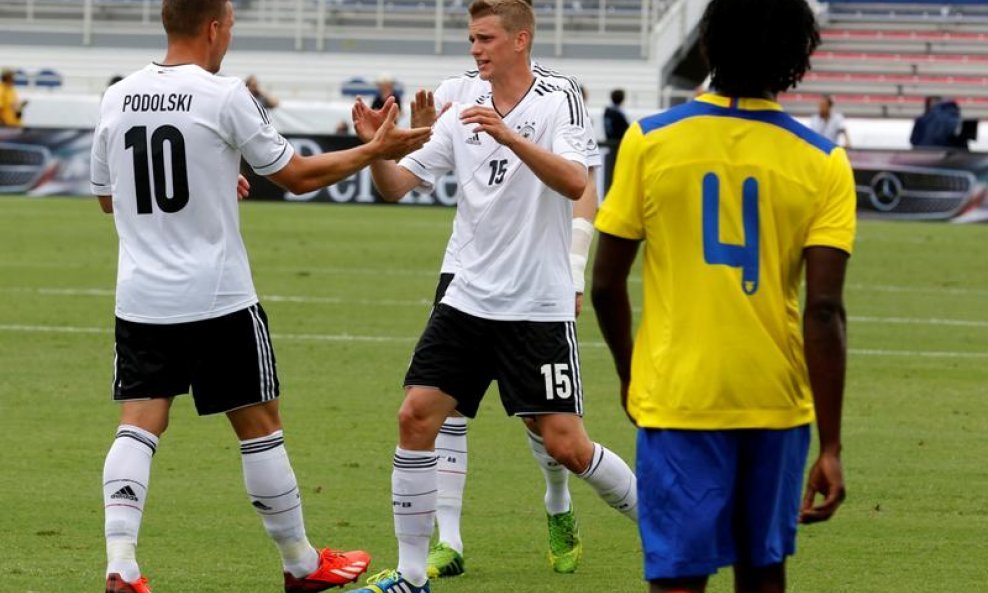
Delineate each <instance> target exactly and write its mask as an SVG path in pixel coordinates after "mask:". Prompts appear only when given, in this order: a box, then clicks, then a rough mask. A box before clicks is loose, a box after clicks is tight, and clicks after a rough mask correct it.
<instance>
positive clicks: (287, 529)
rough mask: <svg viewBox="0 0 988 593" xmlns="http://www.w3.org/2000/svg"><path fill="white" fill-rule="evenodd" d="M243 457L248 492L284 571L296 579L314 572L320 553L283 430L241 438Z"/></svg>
mask: <svg viewBox="0 0 988 593" xmlns="http://www.w3.org/2000/svg"><path fill="white" fill-rule="evenodd" d="M240 457H241V460H242V462H243V470H244V485H245V486H246V487H247V495H248V496H249V497H250V502H251V505H252V506H253V507H254V510H255V511H257V514H258V515H260V516H261V521H262V522H263V523H264V529H266V530H267V532H268V535H269V536H271V539H272V540H274V544H275V545H276V546H278V551H279V552H280V553H281V564H282V566H284V569H285V572H289V573H291V574H292V575H293V576H295V577H296V578H301V577H304V576H307V575H309V574H311V573H312V572H313V571H315V570H316V568H318V567H319V553H318V552H316V549H315V548H313V547H312V544H310V543H309V539H308V538H307V537H306V535H305V524H304V523H303V521H302V497H301V495H300V494H299V491H298V482H296V480H295V472H293V471H292V465H291V463H290V462H289V460H288V451H286V450H285V437H284V435H283V433H282V431H280V430H279V431H276V432H273V433H271V434H269V435H268V436H266V437H261V438H257V439H248V440H246V441H240Z"/></svg>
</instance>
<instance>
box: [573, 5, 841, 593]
mask: <svg viewBox="0 0 988 593" xmlns="http://www.w3.org/2000/svg"><path fill="white" fill-rule="evenodd" d="M701 40H702V41H701V43H702V47H703V50H704V53H705V56H706V58H707V61H708V63H709V66H710V70H711V73H712V77H713V80H712V83H713V84H712V87H713V88H714V89H716V91H715V92H712V93H708V94H705V95H702V96H700V97H698V98H697V99H696V100H694V101H691V102H689V103H686V104H684V105H681V106H679V107H676V108H674V109H670V110H669V111H666V112H664V113H661V114H658V115H653V116H650V117H646V118H644V119H642V120H641V121H639V122H637V123H635V124H634V125H632V126H631V128H630V129H629V130H628V132H627V134H626V135H625V136H624V140H623V142H622V144H621V151H620V153H619V156H618V161H617V167H616V171H615V174H614V182H613V185H612V187H611V189H610V192H609V193H608V195H607V198H606V199H605V200H604V203H603V205H602V206H601V209H600V212H599V214H598V216H597V221H596V227H597V229H598V230H599V231H600V242H599V246H598V251H597V259H596V262H595V265H594V273H593V279H594V286H593V291H592V295H593V303H594V307H595V309H596V312H597V316H598V320H599V323H600V327H601V330H602V331H603V334H604V337H605V339H606V340H607V343H608V346H609V347H610V349H611V352H612V354H613V356H614V360H615V364H616V367H617V372H618V376H619V378H620V380H621V398H622V403H623V404H624V406H625V409H626V411H627V413H628V415H629V417H630V418H631V419H632V420H633V421H634V423H635V424H636V425H637V426H638V427H639V428H640V429H639V434H638V458H637V475H638V489H639V499H640V501H641V504H640V509H641V510H640V511H639V516H640V530H641V537H642V545H643V550H644V555H645V577H646V579H647V580H648V581H649V582H650V587H651V589H650V590H651V591H652V592H653V593H657V592H677V593H685V592H702V591H704V590H705V588H706V585H707V579H708V577H709V576H710V575H712V574H714V573H715V572H716V571H717V570H718V569H719V568H721V567H724V566H728V565H733V567H734V575H735V590H736V591H738V592H739V593H776V592H781V591H784V590H785V560H786V557H787V556H789V555H791V554H793V553H794V552H795V538H796V527H797V521H801V522H804V523H811V522H815V521H823V520H826V519H828V518H830V516H831V515H833V513H834V512H835V511H836V510H837V507H838V506H839V505H840V503H841V501H842V500H843V498H844V478H843V473H842V470H841V464H840V449H841V443H840V417H841V402H842V399H843V390H844V370H845V357H846V341H845V320H846V316H845V312H844V305H843V300H842V294H841V293H842V289H843V284H844V273H845V269H846V265H847V259H848V257H849V255H850V253H851V248H852V243H853V240H854V230H855V189H854V180H853V177H852V172H851V168H850V165H849V163H848V160H847V155H846V154H845V152H844V150H843V149H842V148H840V147H838V146H835V145H834V144H833V143H832V142H830V141H828V140H826V139H825V138H823V137H822V136H820V135H818V134H816V133H814V132H812V131H810V130H809V129H808V128H806V127H804V126H802V125H801V124H799V123H797V122H796V121H795V120H793V119H792V118H790V117H789V116H788V115H786V114H785V113H784V112H783V111H782V109H781V107H780V106H779V104H778V103H777V102H776V101H775V96H776V94H777V93H779V92H782V91H784V90H786V89H788V88H790V87H792V86H793V85H795V84H796V83H798V82H799V81H800V80H801V78H802V76H803V74H804V73H805V71H806V70H807V69H808V68H809V56H810V54H811V53H812V51H813V50H814V49H815V47H816V46H817V44H818V43H819V34H818V32H817V28H816V23H815V20H814V16H813V13H812V12H811V10H810V8H809V7H808V6H807V5H806V2H805V0H713V1H712V2H711V3H710V5H709V6H708V8H707V11H706V13H705V15H704V18H703V21H702V23H701ZM640 244H644V252H645V256H644V265H643V275H644V295H643V308H642V313H641V320H640V326H639V329H638V333H637V337H636V338H635V342H634V347H633V348H632V338H631V307H630V304H629V299H628V291H627V277H628V273H629V270H630V268H631V265H632V263H633V261H634V259H635V257H636V254H637V251H638V248H639V245H640ZM804 267H805V270H806V275H805V278H806V304H805V312H804V314H803V317H802V330H801V329H800V324H801V320H800V310H799V302H798V296H799V285H800V280H801V279H802V277H803V270H804ZM804 336H805V343H804ZM814 418H816V421H817V426H818V433H819V439H820V456H819V458H818V459H817V460H816V462H815V463H814V464H813V467H812V469H811V470H810V475H809V482H808V486H807V488H806V493H805V495H803V496H802V497H801V486H802V476H803V470H804V468H805V464H806V457H807V453H808V448H809V440H810V424H811V423H812V422H813V420H814ZM818 495H819V496H822V500H819V499H818V498H817V497H818Z"/></svg>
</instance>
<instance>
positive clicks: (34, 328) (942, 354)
mask: <svg viewBox="0 0 988 593" xmlns="http://www.w3.org/2000/svg"><path fill="white" fill-rule="evenodd" d="M0 331H2V332H21V333H64V334H112V333H113V329H112V328H109V327H79V326H71V325H0ZM271 337H272V338H273V339H275V340H283V341H288V342H303V341H310V342H313V341H314V342H377V343H382V342H388V343H407V344H411V343H414V342H415V341H416V340H417V339H418V338H414V337H403V336H361V335H354V334H345V333H344V334H272V335H271ZM580 346H583V347H586V348H605V347H606V346H607V345H606V344H605V343H604V342H600V341H591V340H587V341H582V342H580ZM850 353H851V354H852V355H855V356H904V357H922V358H988V352H957V351H949V350H947V351H943V350H882V349H875V348H863V349H859V348H852V349H851V350H850Z"/></svg>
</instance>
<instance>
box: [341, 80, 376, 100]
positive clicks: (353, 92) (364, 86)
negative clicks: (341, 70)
mask: <svg viewBox="0 0 988 593" xmlns="http://www.w3.org/2000/svg"><path fill="white" fill-rule="evenodd" d="M340 92H341V93H342V94H343V96H344V97H357V96H361V97H373V96H374V95H376V94H377V86H376V85H375V84H374V83H372V82H368V81H366V80H364V79H363V78H360V77H359V76H356V77H354V78H351V79H349V80H347V81H346V82H344V83H343V86H342V87H341V88H340Z"/></svg>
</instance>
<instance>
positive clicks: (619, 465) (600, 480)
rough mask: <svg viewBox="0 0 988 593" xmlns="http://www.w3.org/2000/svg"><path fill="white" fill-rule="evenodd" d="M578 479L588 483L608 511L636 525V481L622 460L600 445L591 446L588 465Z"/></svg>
mask: <svg viewBox="0 0 988 593" xmlns="http://www.w3.org/2000/svg"><path fill="white" fill-rule="evenodd" d="M578 477H579V478H580V479H581V480H583V481H585V482H586V483H587V484H589V485H590V487H591V488H593V489H594V491H595V492H596V493H597V495H598V496H600V497H601V498H603V499H604V502H606V503H607V504H609V505H611V508H613V509H615V510H617V511H618V512H620V513H621V514H622V515H624V516H625V517H627V518H629V519H631V520H632V521H634V522H636V523H637V522H638V480H637V479H636V478H635V474H634V473H633V472H632V471H631V468H630V467H628V464H627V463H625V462H624V460H623V459H621V458H620V457H618V456H617V455H615V454H614V453H613V452H611V451H610V450H608V449H607V448H606V447H604V446H603V445H601V444H599V443H594V444H593V456H592V457H591V458H590V465H589V466H588V467H587V469H586V470H585V471H584V472H583V473H582V474H579V475H578Z"/></svg>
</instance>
